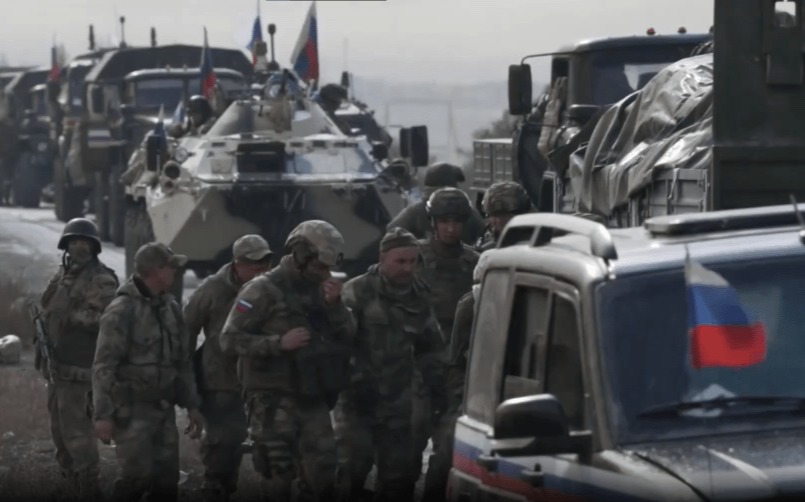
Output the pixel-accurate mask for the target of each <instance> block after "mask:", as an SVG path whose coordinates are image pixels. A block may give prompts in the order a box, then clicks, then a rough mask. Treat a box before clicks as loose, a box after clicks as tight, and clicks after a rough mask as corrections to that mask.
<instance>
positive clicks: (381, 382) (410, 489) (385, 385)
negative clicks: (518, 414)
mask: <svg viewBox="0 0 805 502" xmlns="http://www.w3.org/2000/svg"><path fill="white" fill-rule="evenodd" d="M416 245H417V241H416V238H415V237H414V236H413V235H411V234H410V233H408V232H407V231H405V230H402V229H395V230H393V231H392V232H390V233H388V234H387V235H386V237H385V238H384V239H383V240H382V241H381V244H380V246H381V252H384V251H386V250H389V249H393V248H395V247H409V246H416ZM400 289H401V288H399V287H395V286H393V285H392V284H390V283H389V282H388V281H387V280H386V279H385V278H384V277H383V275H382V273H381V272H380V270H379V267H378V265H373V266H371V267H370V268H369V271H368V272H367V273H366V274H364V275H361V276H359V277H356V278H354V279H352V280H351V281H349V282H348V283H347V284H346V286H345V287H344V302H345V303H346V304H347V306H349V307H350V308H351V309H352V311H353V313H354V314H355V317H356V320H357V323H358V334H357V340H356V344H355V345H356V353H355V356H354V359H353V365H352V370H353V373H352V379H351V385H350V387H349V389H348V390H347V391H345V392H344V393H343V394H342V395H341V400H340V401H339V405H338V407H337V408H336V424H337V425H336V438H337V440H338V443H339V453H340V455H341V461H340V463H341V465H342V467H343V471H344V478H342V481H343V482H344V483H345V485H344V486H342V489H344V491H345V492H347V491H348V492H349V500H356V499H358V498H359V497H360V492H361V488H362V487H363V485H364V483H365V481H366V477H367V475H368V474H369V471H370V470H371V469H372V464H373V463H376V464H377V483H376V486H375V500H400V501H408V500H413V495H414V483H415V479H414V478H413V477H412V476H411V469H412V465H411V460H412V457H411V455H410V452H411V450H412V449H413V438H412V430H411V425H412V424H411V417H412V413H413V394H412V385H411V383H412V381H413V378H414V372H415V364H416V365H417V366H418V367H419V371H420V372H421V373H422V375H423V380H424V382H425V386H426V388H427V390H428V391H429V392H428V398H429V399H432V400H433V401H434V406H433V409H436V410H443V409H445V408H446V406H447V404H446V402H447V397H446V396H445V392H444V391H445V382H444V369H445V368H444V362H443V358H442V355H443V350H444V347H445V346H444V341H443V337H442V334H441V330H440V329H439V324H438V322H437V321H436V318H435V316H434V314H433V310H432V308H431V306H430V302H429V299H428V287H427V285H426V284H424V283H423V282H421V281H420V280H419V279H416V280H414V281H413V284H412V285H411V287H410V288H408V289H407V290H405V289H403V290H402V291H400ZM346 478H348V479H346Z"/></svg>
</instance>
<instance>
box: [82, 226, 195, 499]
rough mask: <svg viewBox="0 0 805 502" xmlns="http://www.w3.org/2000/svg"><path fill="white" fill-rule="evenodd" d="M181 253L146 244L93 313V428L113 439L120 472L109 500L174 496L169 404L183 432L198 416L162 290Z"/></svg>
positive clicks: (173, 312) (176, 309) (182, 346)
mask: <svg viewBox="0 0 805 502" xmlns="http://www.w3.org/2000/svg"><path fill="white" fill-rule="evenodd" d="M186 264H187V257H186V256H183V255H177V254H174V253H173V251H171V250H170V248H168V247H167V246H165V245H164V244H159V243H156V242H150V243H148V244H145V245H143V246H142V247H141V248H140V249H139V250H137V253H136V254H135V255H134V274H132V276H131V277H130V278H129V279H128V280H127V281H126V282H125V283H124V284H123V285H122V286H120V288H119V289H118V290H117V297H116V298H115V299H114V300H113V301H112V303H111V304H110V305H109V307H108V308H107V309H106V311H105V312H104V314H103V317H102V318H101V329H100V334H99V335H98V348H97V350H96V352H95V362H94V363H93V365H92V370H93V373H92V391H93V394H94V398H93V405H94V406H93V408H94V414H93V417H94V420H95V432H96V433H97V435H98V437H99V438H100V439H101V441H103V442H104V443H107V444H108V443H109V442H110V440H112V439H114V441H115V451H116V454H117V461H118V464H119V468H120V472H119V474H118V479H117V481H116V482H115V489H114V493H113V495H112V500H116V501H117V500H121V501H135V500H139V499H140V497H142V495H143V494H145V493H146V492H149V494H148V495H149V497H148V498H149V500H160V501H162V500H176V499H177V495H178V483H179V432H178V430H177V429H176V414H175V411H174V406H175V405H179V406H181V407H182V408H185V409H187V410H188V426H187V429H185V433H189V435H190V437H191V438H193V439H195V438H198V437H199V436H200V435H201V429H202V426H203V418H202V416H201V413H200V412H199V405H200V402H199V401H200V400H199V397H198V393H197V390H196V382H195V380H194V376H193V367H192V349H191V347H190V346H189V337H188V336H186V333H185V329H184V326H183V324H184V323H183V320H182V311H181V307H180V306H179V304H178V303H177V302H176V300H175V299H174V298H173V296H172V295H171V294H170V293H168V292H167V291H168V290H169V289H170V287H171V285H172V284H173V281H174V278H175V277H176V270H177V269H181V268H182V267H184V266H185V265H186Z"/></svg>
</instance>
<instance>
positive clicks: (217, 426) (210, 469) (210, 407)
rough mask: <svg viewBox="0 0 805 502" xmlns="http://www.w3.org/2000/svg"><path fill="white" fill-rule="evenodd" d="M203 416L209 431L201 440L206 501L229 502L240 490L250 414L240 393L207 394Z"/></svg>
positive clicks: (202, 408)
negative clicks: (239, 478)
mask: <svg viewBox="0 0 805 502" xmlns="http://www.w3.org/2000/svg"><path fill="white" fill-rule="evenodd" d="M203 403H204V404H203V405H202V407H201V413H202V414H203V415H204V420H205V422H206V424H205V430H204V436H202V438H201V461H202V463H203V464H204V485H203V492H204V495H205V498H207V499H209V500H226V499H228V498H229V496H230V495H231V494H232V493H234V492H235V490H237V485H238V471H239V470H240V463H241V459H242V458H243V452H242V450H241V445H242V443H243V441H244V440H245V439H246V427H247V424H246V413H245V412H244V410H243V400H242V399H241V397H240V394H239V393H237V392H206V393H205V394H204V395H203Z"/></svg>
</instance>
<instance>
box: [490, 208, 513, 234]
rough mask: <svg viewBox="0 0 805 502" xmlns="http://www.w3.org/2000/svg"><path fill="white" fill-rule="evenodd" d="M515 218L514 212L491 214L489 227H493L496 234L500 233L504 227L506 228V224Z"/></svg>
mask: <svg viewBox="0 0 805 502" xmlns="http://www.w3.org/2000/svg"><path fill="white" fill-rule="evenodd" d="M512 218H514V215H513V214H509V213H499V214H493V215H490V216H489V227H490V228H491V229H492V233H493V234H495V235H500V233H501V232H503V229H504V228H506V224H507V223H508V222H509V221H511V219H512Z"/></svg>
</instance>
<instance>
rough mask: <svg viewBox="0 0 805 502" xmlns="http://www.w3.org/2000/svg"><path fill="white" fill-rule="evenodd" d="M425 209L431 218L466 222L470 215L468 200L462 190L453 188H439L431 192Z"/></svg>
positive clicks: (470, 206) (470, 204)
mask: <svg viewBox="0 0 805 502" xmlns="http://www.w3.org/2000/svg"><path fill="white" fill-rule="evenodd" d="M425 207H426V208H427V210H428V216H429V217H431V218H439V217H444V216H450V217H453V218H457V219H460V220H467V219H469V217H470V215H472V203H470V198H469V197H468V196H467V194H466V193H464V191H463V190H460V189H458V188H453V187H445V188H440V189H438V190H436V191H435V192H433V193H432V194H431V196H430V198H428V202H427V204H426V205H425Z"/></svg>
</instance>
